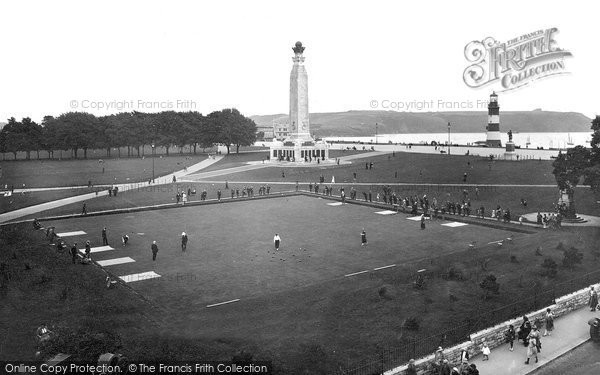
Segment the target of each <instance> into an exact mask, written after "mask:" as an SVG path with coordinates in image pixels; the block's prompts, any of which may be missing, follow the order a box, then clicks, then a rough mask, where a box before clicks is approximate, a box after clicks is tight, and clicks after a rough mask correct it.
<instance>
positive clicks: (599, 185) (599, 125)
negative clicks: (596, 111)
mask: <svg viewBox="0 0 600 375" xmlns="http://www.w3.org/2000/svg"><path fill="white" fill-rule="evenodd" d="M592 130H593V133H592V140H591V141H590V146H592V151H591V152H590V166H589V167H588V168H586V169H585V171H584V176H585V179H584V181H583V183H584V184H585V185H588V186H590V187H591V188H592V190H593V191H594V192H595V193H596V194H600V116H596V118H595V119H593V120H592Z"/></svg>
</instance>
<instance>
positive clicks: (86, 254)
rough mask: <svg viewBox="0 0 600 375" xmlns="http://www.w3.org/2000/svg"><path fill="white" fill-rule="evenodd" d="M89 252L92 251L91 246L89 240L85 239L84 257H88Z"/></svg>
mask: <svg viewBox="0 0 600 375" xmlns="http://www.w3.org/2000/svg"><path fill="white" fill-rule="evenodd" d="M91 253H92V247H91V245H90V241H85V258H86V259H90V254H91Z"/></svg>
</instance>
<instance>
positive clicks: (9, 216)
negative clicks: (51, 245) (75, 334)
mask: <svg viewBox="0 0 600 375" xmlns="http://www.w3.org/2000/svg"><path fill="white" fill-rule="evenodd" d="M222 158H223V156H220V155H219V156H214V157H208V158H207V159H205V160H203V161H201V162H199V163H196V164H194V165H192V166H190V167H188V168H187V169H185V170H184V169H182V170H179V171H177V172H173V173H169V174H167V175H164V176H160V177H158V178H156V179H154V183H149V182H137V183H128V184H115V185H112V186H115V187H118V188H119V192H124V191H127V190H132V189H139V188H141V187H147V186H153V185H163V184H169V183H171V182H173V177H175V178H176V179H177V180H180V179H181V178H182V177H183V176H185V175H187V174H190V173H194V172H197V171H199V170H201V169H204V168H206V167H208V166H209V165H211V164H214V163H216V162H218V161H219V160H221V159H222ZM76 188H79V186H71V187H69V186H67V187H61V188H60V189H76ZM44 190H58V188H37V189H35V191H44ZM27 191H34V189H27ZM15 192H17V189H15ZM104 195H108V190H102V191H98V192H94V193H88V194H81V195H76V196H74V197H69V198H63V199H58V200H55V201H51V202H46V203H41V204H36V205H34V206H29V207H25V208H21V209H18V210H14V211H9V212H6V213H3V214H0V223H6V222H8V221H11V220H15V219H18V218H20V217H23V216H28V215H33V214H35V213H38V212H41V211H45V210H49V209H51V208H56V207H61V206H66V205H67V204H71V203H77V202H83V201H86V200H88V199H92V198H96V197H101V196H104Z"/></svg>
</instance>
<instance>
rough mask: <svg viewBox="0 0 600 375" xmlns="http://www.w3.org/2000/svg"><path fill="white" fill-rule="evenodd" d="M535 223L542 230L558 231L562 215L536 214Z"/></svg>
mask: <svg viewBox="0 0 600 375" xmlns="http://www.w3.org/2000/svg"><path fill="white" fill-rule="evenodd" d="M536 221H537V223H538V225H541V226H542V227H543V228H551V229H558V228H560V227H561V225H562V215H561V214H560V213H558V214H555V213H551V214H550V215H548V214H546V213H544V214H543V215H542V214H541V213H540V212H538V213H537V220H536Z"/></svg>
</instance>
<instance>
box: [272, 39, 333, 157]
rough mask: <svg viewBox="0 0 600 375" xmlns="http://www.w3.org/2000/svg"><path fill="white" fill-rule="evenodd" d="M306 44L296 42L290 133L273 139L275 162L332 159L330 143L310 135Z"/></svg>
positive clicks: (291, 93)
mask: <svg viewBox="0 0 600 375" xmlns="http://www.w3.org/2000/svg"><path fill="white" fill-rule="evenodd" d="M304 48H305V47H304V46H302V43H301V42H296V44H295V46H294V48H292V50H293V51H294V57H292V61H293V62H294V65H293V66H292V71H291V73H290V112H289V121H288V124H289V133H288V134H289V135H288V137H287V138H285V139H284V140H283V141H277V140H273V143H272V145H271V151H270V160H271V161H275V162H282V161H286V162H296V163H299V162H309V163H310V162H315V163H317V162H321V161H327V160H328V159H329V145H328V144H327V142H325V141H315V140H314V139H313V137H312V136H311V135H310V119H309V112H308V74H306V68H305V67H304V55H303V53H304Z"/></svg>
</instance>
